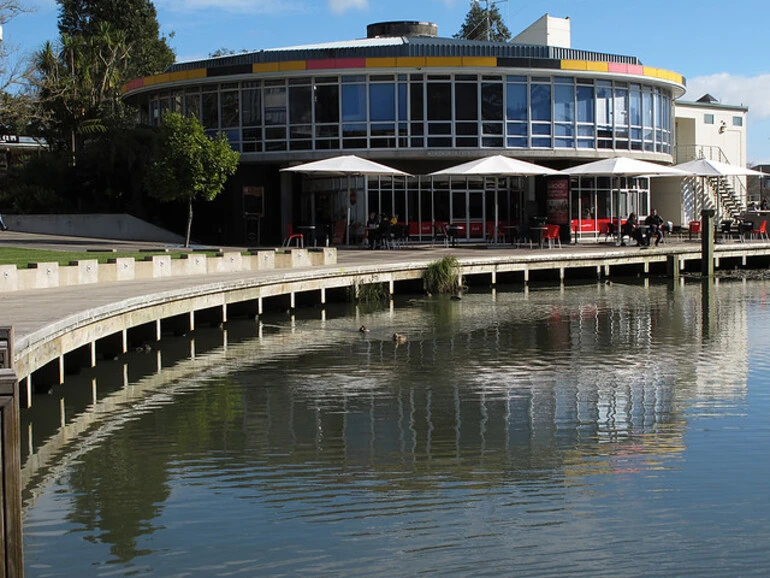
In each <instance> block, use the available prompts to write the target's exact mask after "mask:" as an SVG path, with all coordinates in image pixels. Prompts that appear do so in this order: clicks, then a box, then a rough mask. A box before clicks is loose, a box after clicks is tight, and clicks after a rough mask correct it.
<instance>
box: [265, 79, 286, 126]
mask: <svg viewBox="0 0 770 578" xmlns="http://www.w3.org/2000/svg"><path fill="white" fill-rule="evenodd" d="M265 124H266V125H279V124H286V87H285V86H275V87H270V88H267V87H266V88H265Z"/></svg>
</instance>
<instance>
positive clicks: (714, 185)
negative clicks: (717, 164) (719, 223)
mask: <svg viewBox="0 0 770 578" xmlns="http://www.w3.org/2000/svg"><path fill="white" fill-rule="evenodd" d="M706 181H707V182H708V184H709V186H710V187H711V190H712V191H714V193H716V198H717V199H718V200H719V205H720V207H721V208H722V211H721V212H722V214H723V215H724V217H725V218H728V217H729V218H731V219H737V218H738V217H739V216H740V214H741V213H742V212H743V211H744V210H745V207H744V206H743V204H742V203H741V200H740V198H739V197H738V195H737V194H736V193H735V189H734V188H733V186H732V184H730V181H729V179H728V178H727V177H707V179H706Z"/></svg>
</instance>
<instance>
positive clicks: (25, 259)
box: [0, 247, 216, 269]
mask: <svg viewBox="0 0 770 578" xmlns="http://www.w3.org/2000/svg"><path fill="white" fill-rule="evenodd" d="M183 253H184V252H183V251H178V252H171V253H164V252H163V251H158V252H144V251H143V252H136V253H134V252H117V253H110V252H102V251H51V250H42V249H22V248H17V247H3V248H0V265H16V267H18V268H19V269H26V268H27V266H28V265H29V264H30V263H59V265H69V264H70V262H71V261H82V260H84V259H96V260H97V261H99V263H106V262H107V260H108V259H115V258H117V257H133V258H134V259H136V260H137V261H141V260H143V259H144V258H145V257H147V256H148V255H171V258H172V259H178V258H179V257H180V256H181V255H182V254H183ZM188 253H192V251H188ZM199 254H200V253H199ZM204 254H206V255H208V256H214V255H216V252H215V251H211V252H206V253H204Z"/></svg>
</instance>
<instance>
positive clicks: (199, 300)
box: [0, 231, 770, 377]
mask: <svg viewBox="0 0 770 578" xmlns="http://www.w3.org/2000/svg"><path fill="white" fill-rule="evenodd" d="M0 246H16V247H29V248H38V249H42V248H45V249H58V250H83V249H84V248H85V249H92V250H108V249H117V250H120V251H134V250H140V249H145V250H147V249H168V250H179V249H180V248H179V247H178V246H177V247H165V246H163V245H162V244H158V243H136V242H120V241H111V240H100V239H85V238H76V237H57V236H50V235H36V234H26V233H18V232H12V231H8V232H3V233H0ZM212 249H219V248H212ZM221 249H226V250H243V249H245V248H243V247H228V248H224V247H223V248H221ZM718 251H720V253H719V254H720V255H722V256H723V257H722V258H725V259H726V258H732V259H734V258H738V259H743V260H744V264H745V260H746V258H747V256H752V257H753V256H757V257H763V258H768V257H770V243H764V242H763V243H758V242H754V243H732V244H729V245H726V246H722V247H719V248H718ZM449 255H451V256H453V257H456V258H457V259H458V260H459V261H460V263H461V265H462V266H463V274H468V275H478V274H487V275H488V274H492V275H493V279H494V276H495V275H496V273H504V272H521V273H523V275H524V280H525V281H526V280H527V279H528V274H529V271H530V270H532V271H535V270H551V271H557V272H558V271H561V274H562V275H563V273H564V270H565V269H570V268H576V267H582V268H587V269H594V270H596V272H597V274H598V275H600V276H603V275H606V274H609V270H610V267H615V266H617V265H621V266H623V265H631V266H636V267H642V268H643V270H644V271H647V268H648V267H650V266H651V265H653V264H656V263H657V264H658V265H660V264H661V263H663V264H665V263H666V260H667V259H670V258H677V259H682V260H685V259H686V260H690V261H692V260H693V259H696V260H697V259H699V258H700V257H699V256H700V243H699V242H694V241H693V242H687V241H684V240H676V239H669V240H668V241H667V242H666V243H665V244H663V245H661V246H660V247H659V248H648V249H645V250H640V249H639V248H638V247H616V246H615V245H614V244H613V243H593V242H584V243H581V244H579V245H565V246H564V247H563V248H554V249H539V248H536V249H530V248H528V247H527V248H514V247H511V246H509V245H497V246H493V247H487V246H485V245H476V246H474V245H460V246H458V247H444V246H430V245H412V246H410V247H407V248H402V249H400V250H390V251H382V250H377V251H370V250H367V249H359V248H340V249H338V253H337V263H336V264H334V265H321V266H315V267H295V268H290V269H289V268H279V269H265V270H258V271H242V272H237V273H209V274H206V275H187V276H178V277H163V278H155V279H149V280H144V279H143V280H132V281H122V282H105V283H93V284H87V285H80V286H65V287H59V288H46V289H36V290H25V291H12V292H5V293H0V325H3V326H8V325H13V326H14V330H15V336H14V345H15V351H16V354H17V360H18V359H19V357H18V356H19V355H21V352H22V351H24V352H25V356H27V355H32V356H33V358H29V357H25V359H26V363H23V364H21V366H20V367H19V368H18V371H21V373H19V376H20V377H21V376H22V375H26V374H28V373H25V369H26V370H29V371H34V370H35V368H37V367H42V364H44V363H46V362H47V361H49V360H50V359H53V358H55V357H56V356H57V355H62V354H64V353H66V352H67V351H71V350H72V349H73V348H75V347H79V346H82V345H83V344H84V343H80V342H85V341H88V340H97V339H101V338H102V337H104V336H105V335H106V334H105V333H104V331H112V332H114V331H118V330H119V328H118V329H116V327H117V325H114V326H109V327H108V326H107V325H106V324H105V323H104V320H105V319H108V318H113V317H115V318H117V317H119V316H121V315H129V316H130V315H133V313H132V312H140V311H144V312H145V314H146V315H149V314H150V311H151V310H152V312H154V313H158V312H159V311H160V310H161V309H162V310H163V312H164V313H168V314H169V315H174V314H176V315H178V314H180V313H182V312H184V307H188V308H190V311H193V310H195V308H198V309H200V308H206V307H214V306H219V305H221V304H222V305H223V304H224V303H227V297H225V295H226V294H229V295H232V296H233V298H234V299H235V301H237V300H238V299H239V298H240V299H253V298H254V296H257V297H260V298H261V296H270V295H277V294H286V291H291V292H294V291H296V292H303V291H318V290H319V289H321V290H323V288H324V287H327V288H333V287H343V286H345V287H349V286H351V284H353V283H356V282H358V281H357V280H358V279H364V282H386V283H387V282H390V283H391V284H392V283H393V282H394V281H396V280H406V279H418V278H420V277H421V276H422V270H423V269H424V268H425V267H426V266H427V265H428V264H430V263H432V262H435V261H437V260H438V259H441V258H442V257H445V256H449ZM602 271H604V272H602ZM271 287H272V289H271ZM311 287H312V288H311ZM271 291H272V292H271ZM292 294H293V293H292ZM235 301H234V302H235ZM147 321H148V320H147V319H142V320H138V318H136V317H130V318H125V319H124V320H123V321H119V322H117V324H120V323H128V324H129V325H128V326H133V325H136V324H137V323H140V322H141V323H146V322H147ZM99 324H101V325H99ZM132 324H133V325H132ZM85 326H92V327H98V331H101V332H102V333H98V332H97V334H94V335H93V336H89V335H83V334H81V335H78V336H75V337H73V339H74V340H76V341H77V340H80V342H78V343H73V342H72V340H71V339H69V333H70V332H72V331H74V330H75V329H76V328H83V327H85ZM51 340H57V346H56V347H57V348H58V349H57V350H56V351H53V349H52V346H51V345H47V344H50V343H51ZM64 342H67V344H64ZM41 348H42V349H41ZM35 352H37V353H35ZM57 352H58V353H57Z"/></svg>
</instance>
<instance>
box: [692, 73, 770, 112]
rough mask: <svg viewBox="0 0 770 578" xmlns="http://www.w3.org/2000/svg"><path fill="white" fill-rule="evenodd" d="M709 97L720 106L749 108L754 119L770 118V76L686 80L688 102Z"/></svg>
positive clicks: (704, 77) (719, 75)
mask: <svg viewBox="0 0 770 578" xmlns="http://www.w3.org/2000/svg"><path fill="white" fill-rule="evenodd" d="M706 93H709V94H710V95H711V96H713V97H715V98H716V99H717V100H719V102H720V103H721V104H730V105H734V106H736V105H737V106H741V105H742V106H748V107H749V115H750V117H751V118H754V119H762V118H770V98H768V94H770V74H760V75H759V76H751V77H746V76H736V75H733V74H728V73H727V72H722V73H720V74H712V75H710V76H698V77H696V78H688V79H687V95H686V96H685V100H690V101H692V100H697V99H699V98H700V97H701V96H703V95H704V94H706Z"/></svg>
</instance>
